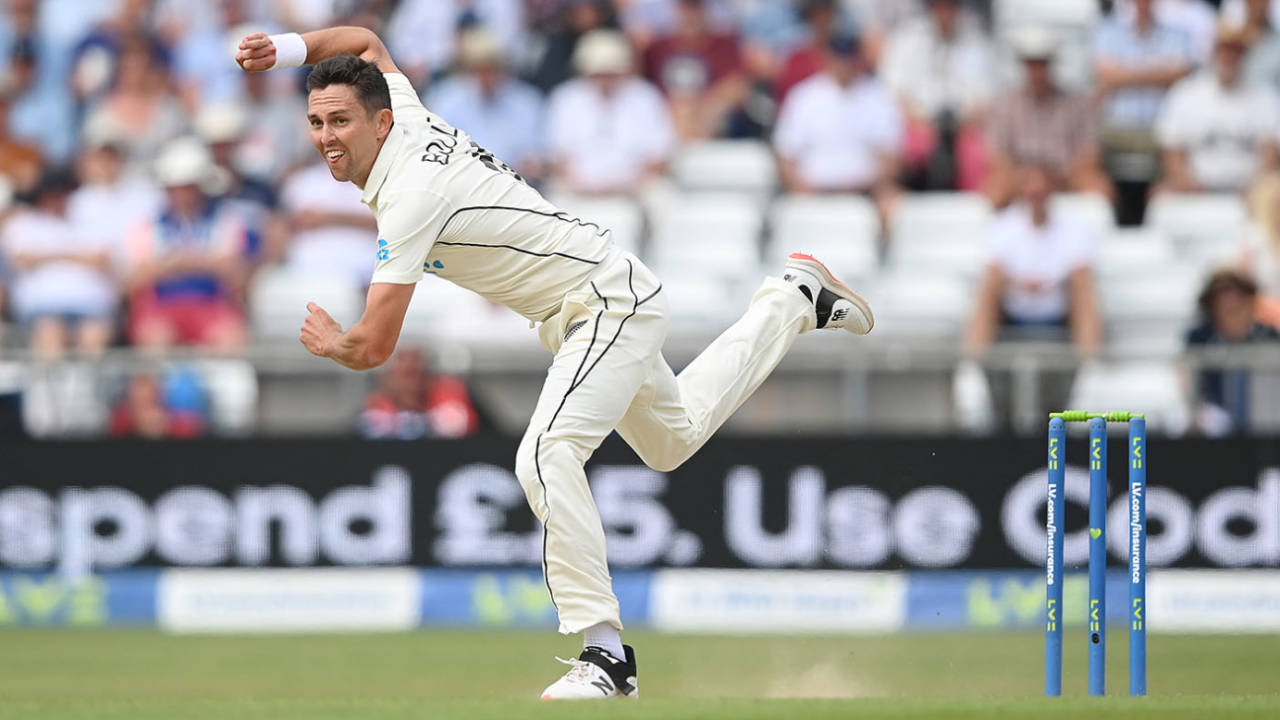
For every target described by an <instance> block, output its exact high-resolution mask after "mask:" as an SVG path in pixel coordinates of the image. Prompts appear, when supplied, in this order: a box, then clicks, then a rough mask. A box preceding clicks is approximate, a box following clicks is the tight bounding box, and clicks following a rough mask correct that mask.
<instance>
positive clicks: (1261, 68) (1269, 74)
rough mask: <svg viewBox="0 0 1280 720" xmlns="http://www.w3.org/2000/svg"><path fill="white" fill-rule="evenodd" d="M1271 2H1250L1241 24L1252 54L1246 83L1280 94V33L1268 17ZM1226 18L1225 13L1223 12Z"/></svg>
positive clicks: (1248, 55)
mask: <svg viewBox="0 0 1280 720" xmlns="http://www.w3.org/2000/svg"><path fill="white" fill-rule="evenodd" d="M1268 8H1269V5H1268V0H1247V2H1245V3H1244V12H1243V13H1242V16H1243V17H1241V18H1240V21H1239V23H1240V24H1241V25H1243V26H1244V32H1245V36H1246V39H1247V40H1248V42H1249V50H1248V52H1246V53H1245V56H1244V67H1243V68H1242V72H1243V73H1244V80H1245V82H1246V83H1250V84H1254V85H1265V86H1267V87H1269V88H1271V91H1272V92H1273V93H1277V94H1280V31H1277V29H1276V26H1275V24H1274V23H1273V22H1272V20H1271V18H1270V17H1269V15H1268ZM1223 14H1224V15H1226V14H1227V13H1226V9H1225V8H1224V9H1223Z"/></svg>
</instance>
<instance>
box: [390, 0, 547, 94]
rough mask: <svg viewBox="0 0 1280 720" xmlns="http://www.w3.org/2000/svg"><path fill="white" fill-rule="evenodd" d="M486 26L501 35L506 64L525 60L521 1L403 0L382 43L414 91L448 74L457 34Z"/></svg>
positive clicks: (499, 38)
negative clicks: (521, 55) (520, 50)
mask: <svg viewBox="0 0 1280 720" xmlns="http://www.w3.org/2000/svg"><path fill="white" fill-rule="evenodd" d="M473 25H483V26H485V27H487V28H489V30H490V31H492V32H493V33H494V34H495V35H497V36H498V41H499V44H500V45H501V47H503V48H506V53H507V59H508V60H510V61H511V62H513V63H516V62H519V61H520V60H522V58H521V57H519V55H518V50H519V49H520V48H522V47H524V45H525V43H524V42H523V38H522V35H523V34H524V6H523V3H522V2H521V0H401V2H400V4H399V6H398V7H397V8H396V10H395V12H394V13H393V14H392V15H391V18H390V20H388V21H387V34H386V35H385V36H384V39H385V40H386V43H387V48H388V49H389V50H390V51H391V56H392V57H394V58H395V59H396V66H397V67H399V68H400V69H401V71H402V72H404V73H405V75H408V76H409V79H410V80H412V81H413V83H414V86H415V87H419V88H425V87H427V84H428V83H427V81H428V80H429V79H430V78H432V77H434V76H437V75H440V74H442V73H444V72H445V71H446V70H448V69H449V64H450V62H451V61H452V60H453V57H454V55H455V54H456V52H457V47H456V42H457V35H458V31H459V30H461V29H464V28H467V27H471V26H473Z"/></svg>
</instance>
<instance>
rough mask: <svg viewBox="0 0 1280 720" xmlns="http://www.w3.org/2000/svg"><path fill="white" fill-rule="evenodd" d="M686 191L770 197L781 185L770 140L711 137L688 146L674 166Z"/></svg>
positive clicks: (673, 172) (677, 180)
mask: <svg viewBox="0 0 1280 720" xmlns="http://www.w3.org/2000/svg"><path fill="white" fill-rule="evenodd" d="M671 174H672V177H673V178H674V179H675V181H676V184H677V185H679V186H680V187H681V188H683V189H685V190H694V191H708V190H731V191H737V192H748V193H752V194H754V195H758V196H768V195H770V194H772V193H773V190H774V188H776V187H777V185H778V166H777V163H776V162H775V160H774V157H773V152H772V151H771V150H770V149H769V145H768V144H767V143H764V142H761V141H759V140H709V141H706V142H698V143H691V144H688V145H684V146H682V147H681V148H680V151H679V152H678V153H676V157H675V160H674V161H673V163H672V167H671Z"/></svg>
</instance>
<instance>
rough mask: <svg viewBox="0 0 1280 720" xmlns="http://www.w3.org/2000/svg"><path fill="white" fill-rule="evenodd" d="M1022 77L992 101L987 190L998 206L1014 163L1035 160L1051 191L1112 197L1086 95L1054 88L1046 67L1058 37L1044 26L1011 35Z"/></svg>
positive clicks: (1009, 192) (1011, 183) (1012, 188)
mask: <svg viewBox="0 0 1280 720" xmlns="http://www.w3.org/2000/svg"><path fill="white" fill-rule="evenodd" d="M1010 41H1011V44H1012V45H1013V49H1014V51H1015V52H1016V53H1017V54H1018V57H1019V58H1020V59H1021V60H1022V68H1023V71H1024V74H1025V77H1026V81H1025V83H1024V84H1023V86H1022V87H1020V88H1017V89H1016V90H1014V91H1012V92H1010V93H1008V94H1006V95H1005V96H1003V97H1001V98H999V99H998V100H996V101H995V103H994V105H993V109H992V112H991V118H990V120H989V122H988V126H987V141H988V144H989V146H990V164H991V167H990V174H989V175H988V178H987V187H986V191H987V194H988V196H989V197H990V198H991V201H992V203H993V204H994V205H996V206H997V207H1003V206H1004V205H1005V204H1007V203H1008V202H1009V201H1010V200H1011V199H1012V198H1013V196H1014V194H1015V192H1016V183H1015V176H1016V173H1017V170H1016V169H1017V168H1018V167H1020V166H1024V165H1036V166H1040V167H1044V168H1047V169H1048V170H1049V171H1050V172H1051V173H1052V174H1053V181H1054V189H1055V190H1069V191H1072V192H1091V193H1097V194H1100V195H1103V196H1105V197H1107V198H1111V197H1112V195H1113V193H1114V189H1113V188H1112V186H1111V181H1110V180H1109V179H1108V178H1107V176H1106V174H1105V173H1103V171H1102V163H1101V154H1100V152H1101V146H1100V144H1099V138H1098V120H1097V113H1096V112H1095V109H1094V104H1093V102H1092V100H1090V98H1088V97H1086V96H1084V95H1081V94H1075V93H1071V92H1067V91H1066V90H1063V89H1062V88H1060V87H1058V86H1057V84H1056V83H1055V82H1054V80H1053V77H1052V72H1051V67H1050V65H1051V63H1052V61H1053V56H1054V53H1055V50H1056V47H1057V40H1056V38H1054V36H1053V35H1052V34H1051V33H1050V32H1049V31H1048V30H1046V29H1045V28H1042V27H1039V26H1026V27H1022V28H1019V29H1018V30H1017V31H1016V32H1015V33H1014V34H1013V36H1012V37H1011V38H1010Z"/></svg>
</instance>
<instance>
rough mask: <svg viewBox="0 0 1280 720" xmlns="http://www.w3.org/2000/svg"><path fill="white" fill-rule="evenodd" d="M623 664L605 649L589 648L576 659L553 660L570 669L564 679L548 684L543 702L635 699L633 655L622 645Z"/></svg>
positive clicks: (626, 646) (636, 690) (631, 651)
mask: <svg viewBox="0 0 1280 720" xmlns="http://www.w3.org/2000/svg"><path fill="white" fill-rule="evenodd" d="M622 649H623V650H624V651H625V653H626V656H627V659H626V661H625V662H624V661H622V660H619V659H618V658H616V657H614V656H613V655H612V654H611V653H610V652H609V651H608V650H605V649H603V648H598V647H595V646H594V645H592V646H588V647H587V648H586V649H585V650H583V651H582V654H581V655H579V656H578V659H577V660H565V659H564V658H559V657H558V658H556V659H557V660H559V661H560V662H562V663H564V664H565V665H568V666H569V672H567V673H565V674H564V677H562V678H560V679H559V680H557V681H555V682H553V683H551V685H550V686H548V687H547V689H546V690H543V691H542V699H543V700H607V699H610V698H638V697H640V689H639V688H638V687H637V686H636V652H635V650H632V649H631V646H630V645H623V646H622Z"/></svg>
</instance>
